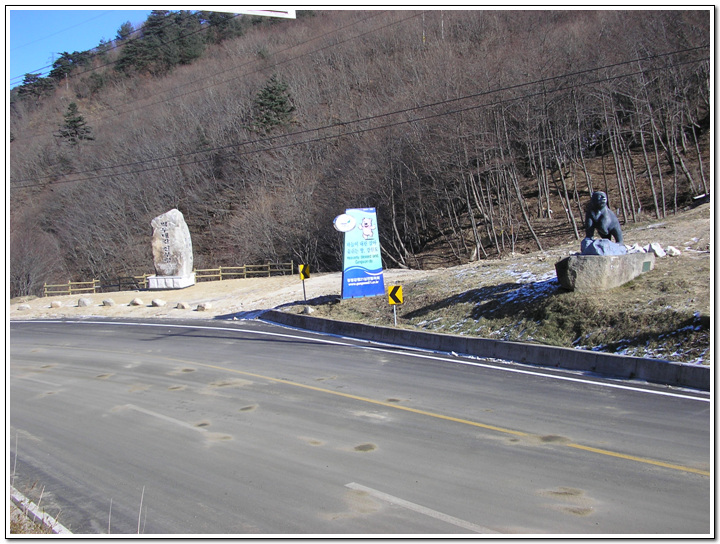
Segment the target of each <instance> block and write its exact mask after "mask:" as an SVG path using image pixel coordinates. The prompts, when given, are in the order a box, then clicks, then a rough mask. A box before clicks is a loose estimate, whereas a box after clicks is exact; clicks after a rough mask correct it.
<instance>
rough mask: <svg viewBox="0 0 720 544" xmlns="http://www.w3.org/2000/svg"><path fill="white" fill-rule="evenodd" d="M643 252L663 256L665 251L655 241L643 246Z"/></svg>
mask: <svg viewBox="0 0 720 544" xmlns="http://www.w3.org/2000/svg"><path fill="white" fill-rule="evenodd" d="M645 253H654V254H655V255H656V256H657V257H665V255H666V253H665V251H664V250H663V248H662V246H661V245H660V244H658V243H657V242H653V243H652V244H648V245H646V246H645Z"/></svg>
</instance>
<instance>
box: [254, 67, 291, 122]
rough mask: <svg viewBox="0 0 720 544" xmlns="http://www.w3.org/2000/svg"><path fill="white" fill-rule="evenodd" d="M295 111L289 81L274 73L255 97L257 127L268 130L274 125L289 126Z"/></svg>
mask: <svg viewBox="0 0 720 544" xmlns="http://www.w3.org/2000/svg"><path fill="white" fill-rule="evenodd" d="M294 111H295V106H294V105H293V103H292V99H291V97H290V94H289V92H288V85H287V83H285V82H283V81H280V80H278V78H277V76H276V75H273V76H272V77H271V78H270V79H269V80H268V82H267V83H266V84H265V87H263V88H262V89H261V90H260V92H259V93H258V94H257V96H256V97H255V125H256V128H257V129H260V130H265V131H268V130H270V129H272V128H274V127H278V126H280V127H283V126H287V125H289V124H290V123H291V121H292V113H293V112H294Z"/></svg>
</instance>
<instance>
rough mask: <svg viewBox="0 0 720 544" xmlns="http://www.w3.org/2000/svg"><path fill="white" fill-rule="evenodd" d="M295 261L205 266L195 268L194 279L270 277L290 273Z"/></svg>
mask: <svg viewBox="0 0 720 544" xmlns="http://www.w3.org/2000/svg"><path fill="white" fill-rule="evenodd" d="M294 267H295V263H294V262H293V261H290V262H289V263H267V264H246V265H243V266H220V267H218V268H205V269H202V270H195V280H196V281H202V280H210V281H213V278H214V279H215V280H217V281H222V280H229V279H238V278H253V277H258V276H265V277H268V278H269V277H270V276H272V275H273V274H274V275H276V276H277V275H283V276H285V275H286V274H290V275H292V273H293V269H294Z"/></svg>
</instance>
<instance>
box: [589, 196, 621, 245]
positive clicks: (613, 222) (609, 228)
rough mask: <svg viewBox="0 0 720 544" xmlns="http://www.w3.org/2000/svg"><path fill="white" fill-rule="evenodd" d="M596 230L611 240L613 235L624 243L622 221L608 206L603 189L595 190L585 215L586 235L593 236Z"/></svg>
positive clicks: (619, 242)
mask: <svg viewBox="0 0 720 544" xmlns="http://www.w3.org/2000/svg"><path fill="white" fill-rule="evenodd" d="M595 231H597V233H598V234H599V235H600V237H601V238H605V239H606V240H611V237H614V238H615V242H616V243H618V244H622V241H623V237H622V230H621V229H620V221H618V218H617V216H616V215H615V214H614V213H613V211H612V210H611V209H610V208H608V207H607V195H606V194H605V193H604V192H602V191H595V192H594V193H593V194H592V197H591V198H590V204H589V206H588V208H587V214H586V217H585V236H586V237H587V238H592V237H593V235H594V234H595Z"/></svg>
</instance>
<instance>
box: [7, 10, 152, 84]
mask: <svg viewBox="0 0 720 544" xmlns="http://www.w3.org/2000/svg"><path fill="white" fill-rule="evenodd" d="M42 7H43V8H45V9H32V8H31V7H30V6H6V7H5V24H6V30H7V33H6V40H7V42H6V45H5V47H6V49H5V51H6V67H7V69H6V77H7V79H8V80H9V83H10V86H11V87H14V86H15V85H18V84H20V83H22V80H23V77H24V75H25V74H26V73H29V72H30V73H36V72H41V73H42V74H43V75H47V74H48V72H49V71H50V68H44V67H47V66H50V65H52V63H53V54H54V55H55V57H54V58H55V59H57V57H58V53H63V52H68V53H73V52H74V51H87V50H88V49H92V48H93V47H96V46H97V45H98V44H99V43H100V40H101V39H103V38H104V39H106V40H112V39H114V38H115V35H116V34H117V31H118V29H119V28H120V26H121V25H122V24H123V23H125V22H126V21H130V22H131V23H132V24H133V26H135V27H137V26H139V25H140V24H142V23H144V22H145V19H147V16H148V15H149V14H150V11H151V10H149V9H148V10H141V9H137V10H129V9H110V8H108V9H105V8H100V9H71V8H69V7H64V6H63V7H62V9H47V8H48V6H42ZM83 7H84V6H83ZM117 7H123V8H124V7H125V6H117ZM8 37H9V39H8Z"/></svg>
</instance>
